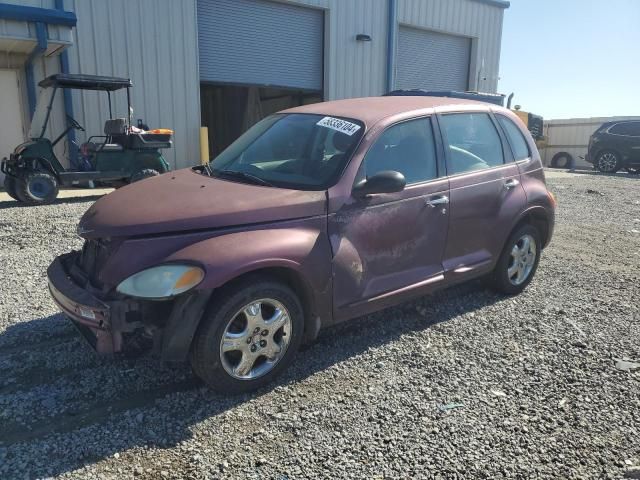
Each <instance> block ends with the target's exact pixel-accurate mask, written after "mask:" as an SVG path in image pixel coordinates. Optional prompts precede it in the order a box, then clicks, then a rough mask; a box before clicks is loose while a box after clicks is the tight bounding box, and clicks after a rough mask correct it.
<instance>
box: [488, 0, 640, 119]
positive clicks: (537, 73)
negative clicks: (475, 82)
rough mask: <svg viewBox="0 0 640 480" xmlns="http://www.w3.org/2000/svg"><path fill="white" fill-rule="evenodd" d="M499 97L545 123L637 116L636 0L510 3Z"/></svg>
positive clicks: (639, 14)
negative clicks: (562, 119) (500, 95)
mask: <svg viewBox="0 0 640 480" xmlns="http://www.w3.org/2000/svg"><path fill="white" fill-rule="evenodd" d="M498 92H500V93H504V94H507V95H508V94H509V93H511V92H514V93H515V95H514V98H513V104H514V105H521V106H522V110H525V111H528V112H533V113H537V114H539V115H542V116H543V117H544V118H545V119H556V118H575V117H607V116H613V115H625V116H626V115H640V0H511V6H510V7H509V8H508V9H507V10H506V11H505V14H504V27H503V33H502V51H501V56H500V80H499V83H498Z"/></svg>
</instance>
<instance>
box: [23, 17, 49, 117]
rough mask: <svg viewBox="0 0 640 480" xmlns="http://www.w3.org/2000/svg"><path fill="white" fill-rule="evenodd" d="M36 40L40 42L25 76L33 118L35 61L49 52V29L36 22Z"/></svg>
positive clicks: (28, 59) (34, 50) (29, 61)
mask: <svg viewBox="0 0 640 480" xmlns="http://www.w3.org/2000/svg"><path fill="white" fill-rule="evenodd" d="M36 39H37V40H38V42H37V43H36V46H35V47H34V48H33V50H32V51H31V53H30V54H29V56H28V57H27V60H26V62H25V64H26V66H25V74H26V76H27V99H28V101H29V115H30V118H33V113H34V112H35V111H36V81H35V78H34V75H33V61H34V60H35V58H36V57H37V56H39V55H42V54H43V53H44V52H46V51H47V45H48V43H47V27H46V25H45V24H44V23H42V22H36Z"/></svg>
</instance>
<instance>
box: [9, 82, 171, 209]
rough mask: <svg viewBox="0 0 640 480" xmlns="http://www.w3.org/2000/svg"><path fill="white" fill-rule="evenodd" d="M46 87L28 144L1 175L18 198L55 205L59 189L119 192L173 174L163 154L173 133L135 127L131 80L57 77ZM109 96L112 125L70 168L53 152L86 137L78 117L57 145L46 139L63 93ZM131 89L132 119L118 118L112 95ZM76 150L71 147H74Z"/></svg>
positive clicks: (85, 146)
mask: <svg viewBox="0 0 640 480" xmlns="http://www.w3.org/2000/svg"><path fill="white" fill-rule="evenodd" d="M39 85H40V87H42V91H41V92H40V98H39V99H38V104H37V107H36V111H35V114H34V116H33V120H32V122H31V130H30V132H29V141H27V142H25V143H23V144H21V145H18V147H16V149H15V150H14V152H13V153H12V154H11V155H10V156H9V159H6V158H4V159H3V160H2V163H1V164H0V170H1V171H2V173H4V174H5V180H4V188H5V190H6V191H7V193H8V194H9V195H10V196H11V197H13V198H14V199H16V200H18V201H21V202H24V203H27V204H31V205H37V204H46V203H51V202H52V201H53V200H55V198H56V196H57V195H58V186H60V185H64V186H68V185H73V184H79V183H86V182H99V183H100V184H102V185H106V186H113V187H118V186H122V185H124V184H127V183H131V182H135V181H137V180H141V179H143V178H146V177H149V176H153V175H159V174H160V173H164V172H166V171H168V170H169V165H168V164H167V162H166V161H165V159H164V158H163V157H162V154H161V152H160V149H162V148H170V147H171V135H172V134H173V132H172V131H171V130H164V129H160V130H152V131H150V132H148V131H145V130H142V129H139V128H136V127H133V126H132V125H131V97H130V92H129V89H130V88H131V87H132V83H131V80H129V79H128V78H116V77H102V76H95V75H72V74H56V75H51V76H50V77H47V78H45V79H44V80H42V81H41V82H40V83H39ZM61 88H68V89H77V90H95V91H100V92H107V96H108V100H109V120H107V121H106V122H105V125H104V135H95V136H91V137H90V138H89V139H88V140H87V142H85V143H84V144H82V146H81V147H80V149H79V150H80V151H79V155H77V156H74V155H71V159H70V160H71V164H72V166H71V168H70V169H65V168H64V167H63V166H62V164H61V163H60V161H59V160H58V158H57V157H56V155H55V153H54V147H55V146H56V145H57V144H58V142H60V141H61V140H62V139H64V137H65V136H66V135H67V133H69V132H70V131H71V130H72V129H75V130H79V131H82V132H84V128H83V127H82V125H80V124H79V123H78V122H77V121H76V120H75V119H74V118H72V117H71V116H69V115H67V117H66V118H67V128H66V129H65V130H64V131H63V132H62V133H61V134H60V135H59V136H58V137H57V138H55V139H54V140H53V141H51V140H50V139H49V138H46V137H45V132H46V130H47V125H48V124H49V120H50V117H51V109H52V106H53V101H54V99H55V95H56V92H57V90H58V89H61ZM121 89H126V90H127V117H126V118H113V109H112V105H111V93H112V92H115V91H117V90H121ZM74 147H75V148H77V146H76V145H69V148H74Z"/></svg>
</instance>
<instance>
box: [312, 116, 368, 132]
mask: <svg viewBox="0 0 640 480" xmlns="http://www.w3.org/2000/svg"><path fill="white" fill-rule="evenodd" d="M316 125H320V126H321V127H327V128H330V129H332V130H336V131H338V132H342V133H345V134H347V135H349V136H351V135H353V134H354V133H356V132H357V131H358V130H360V125H358V124H356V123H351V122H347V121H346V120H342V119H341V118H334V117H324V118H323V119H322V120H320V121H319V122H318V123H316Z"/></svg>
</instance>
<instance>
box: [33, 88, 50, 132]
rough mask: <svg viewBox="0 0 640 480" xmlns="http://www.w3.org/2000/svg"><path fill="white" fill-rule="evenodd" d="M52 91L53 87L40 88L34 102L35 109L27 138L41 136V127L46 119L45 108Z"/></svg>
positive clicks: (47, 106)
mask: <svg viewBox="0 0 640 480" xmlns="http://www.w3.org/2000/svg"><path fill="white" fill-rule="evenodd" d="M54 92H55V89H54V88H43V89H41V90H40V93H39V94H38V103H37V104H36V111H35V112H34V114H33V119H32V120H31V128H30V129H29V138H40V137H41V136H42V129H43V127H44V126H45V122H46V120H47V110H48V108H49V103H50V102H51V97H52V96H53V94H54Z"/></svg>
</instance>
